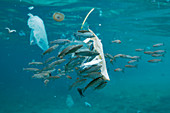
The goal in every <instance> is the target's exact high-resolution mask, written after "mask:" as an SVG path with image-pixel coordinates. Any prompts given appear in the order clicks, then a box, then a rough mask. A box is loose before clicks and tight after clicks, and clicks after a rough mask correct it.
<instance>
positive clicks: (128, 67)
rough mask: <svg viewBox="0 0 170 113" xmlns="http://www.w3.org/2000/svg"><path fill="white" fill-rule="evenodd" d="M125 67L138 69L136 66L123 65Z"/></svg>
mask: <svg viewBox="0 0 170 113" xmlns="http://www.w3.org/2000/svg"><path fill="white" fill-rule="evenodd" d="M125 67H127V68H134V67H135V68H137V67H138V65H125Z"/></svg>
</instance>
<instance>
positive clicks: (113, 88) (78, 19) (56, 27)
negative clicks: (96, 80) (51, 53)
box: [0, 0, 170, 113]
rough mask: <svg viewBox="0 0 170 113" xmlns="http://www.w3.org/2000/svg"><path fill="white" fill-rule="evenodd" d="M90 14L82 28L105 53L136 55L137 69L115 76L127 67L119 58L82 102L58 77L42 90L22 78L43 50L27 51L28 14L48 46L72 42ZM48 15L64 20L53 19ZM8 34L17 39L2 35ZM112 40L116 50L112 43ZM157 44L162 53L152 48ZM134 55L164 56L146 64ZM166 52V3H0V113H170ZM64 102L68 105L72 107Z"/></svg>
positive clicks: (39, 83) (169, 9)
mask: <svg viewBox="0 0 170 113" xmlns="http://www.w3.org/2000/svg"><path fill="white" fill-rule="evenodd" d="M30 6H33V7H34V9H32V10H29V9H28V7H30ZM92 8H95V10H94V11H93V12H92V13H91V14H90V15H89V17H88V19H87V21H86V22H87V23H88V25H89V28H90V29H91V30H93V31H94V32H95V33H96V34H98V37H99V38H100V39H101V42H102V44H103V49H104V53H109V54H111V55H113V56H114V55H116V54H128V55H134V56H141V59H139V62H137V63H136V64H137V65H138V66H137V68H125V72H124V73H122V72H115V71H114V70H115V69H116V68H118V67H122V68H124V67H125V65H126V64H127V62H128V61H129V60H128V59H123V58H118V59H117V60H116V62H113V64H111V63H110V62H109V59H106V62H107V69H108V74H109V77H110V81H108V83H107V85H106V87H104V88H103V89H101V90H95V91H94V90H93V89H89V90H87V92H85V94H84V95H85V97H83V98H81V96H80V95H79V93H78V92H77V89H76V88H73V89H72V90H71V91H69V90H68V87H69V86H70V85H71V84H72V83H74V81H75V79H71V80H70V79H67V78H60V79H57V80H52V81H50V82H49V84H48V85H47V86H45V85H44V83H43V80H41V79H33V78H32V75H33V74H32V73H30V72H26V71H23V68H26V67H29V66H28V63H29V62H31V61H33V60H35V61H44V59H43V58H42V57H41V54H42V53H43V51H42V50H41V49H40V48H39V47H38V46H37V45H33V46H31V45H30V31H31V29H30V28H29V27H28V25H27V20H28V18H29V17H28V15H27V14H28V13H32V14H33V15H37V16H39V17H40V18H41V19H42V20H43V21H44V25H45V29H46V33H47V37H48V40H49V41H53V40H55V39H59V38H68V39H71V36H72V35H73V33H75V32H77V31H78V30H80V28H81V24H82V22H83V20H84V18H85V16H86V15H87V13H88V12H89V11H90V10H91V9H92ZM54 12H61V13H63V14H64V15H65V19H64V20H63V21H62V22H57V21H55V20H53V18H52V15H53V13H54ZM6 27H9V28H10V29H15V30H16V32H13V33H8V31H7V29H5V28H6ZM22 33H23V35H22ZM116 39H119V40H121V44H116V43H111V41H113V40H116ZM157 43H164V46H162V47H155V48H154V47H152V46H153V45H154V44H157ZM138 48H143V49H145V51H155V50H166V53H165V55H164V57H159V58H160V59H162V62H159V63H149V62H148V60H151V59H154V57H152V56H150V55H146V54H144V53H143V52H136V51H135V49H138ZM169 51H170V1H169V0H0V53H1V54H0V113H170V58H169V56H170V53H169ZM56 55H57V54H56ZM58 68H61V67H58ZM70 76H72V77H73V78H76V77H75V76H76V75H74V74H73V75H70ZM68 95H71V97H72V100H73V101H74V105H73V106H71V107H68V105H67V103H66V100H67V97H68ZM85 102H88V103H89V104H91V107H88V106H86V105H85Z"/></svg>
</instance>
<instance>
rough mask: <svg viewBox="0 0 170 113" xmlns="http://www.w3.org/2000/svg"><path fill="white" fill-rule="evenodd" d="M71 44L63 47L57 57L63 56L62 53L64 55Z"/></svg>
mask: <svg viewBox="0 0 170 113" xmlns="http://www.w3.org/2000/svg"><path fill="white" fill-rule="evenodd" d="M72 46H73V45H71V46H68V47H66V48H65V49H63V50H62V51H61V52H60V53H59V54H58V56H57V57H60V58H63V57H64V55H65V53H66V52H68V51H69V49H70V48H71V47H72Z"/></svg>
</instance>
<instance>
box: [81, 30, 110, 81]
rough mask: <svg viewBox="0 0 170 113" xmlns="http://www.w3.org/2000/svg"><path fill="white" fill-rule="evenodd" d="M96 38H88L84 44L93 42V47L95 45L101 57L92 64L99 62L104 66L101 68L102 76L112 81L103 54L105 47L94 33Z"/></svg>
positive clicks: (97, 57) (96, 58)
mask: <svg viewBox="0 0 170 113" xmlns="http://www.w3.org/2000/svg"><path fill="white" fill-rule="evenodd" d="M89 31H90V32H91V33H93V31H92V30H90V29H89ZM93 35H94V37H93V38H87V39H85V40H84V41H83V42H84V43H88V42H89V41H90V40H92V41H93V45H94V49H95V50H96V51H97V52H98V53H100V55H98V56H96V57H95V58H94V59H93V60H92V61H91V62H90V64H91V63H95V62H97V61H100V60H101V62H100V64H101V65H102V68H101V73H102V75H103V76H104V78H105V80H109V81H110V78H109V75H108V72H107V67H106V61H105V57H104V53H103V45H102V43H101V40H100V39H99V38H98V37H97V36H96V35H95V34H94V33H93Z"/></svg>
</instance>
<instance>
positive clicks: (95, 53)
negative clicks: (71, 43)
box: [75, 50, 99, 56]
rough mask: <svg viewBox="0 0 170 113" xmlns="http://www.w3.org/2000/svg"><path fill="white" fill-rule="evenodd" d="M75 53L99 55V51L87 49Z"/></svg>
mask: <svg viewBox="0 0 170 113" xmlns="http://www.w3.org/2000/svg"><path fill="white" fill-rule="evenodd" d="M75 55H81V56H97V55H99V53H98V52H94V51H88V50H85V51H78V52H75Z"/></svg>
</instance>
